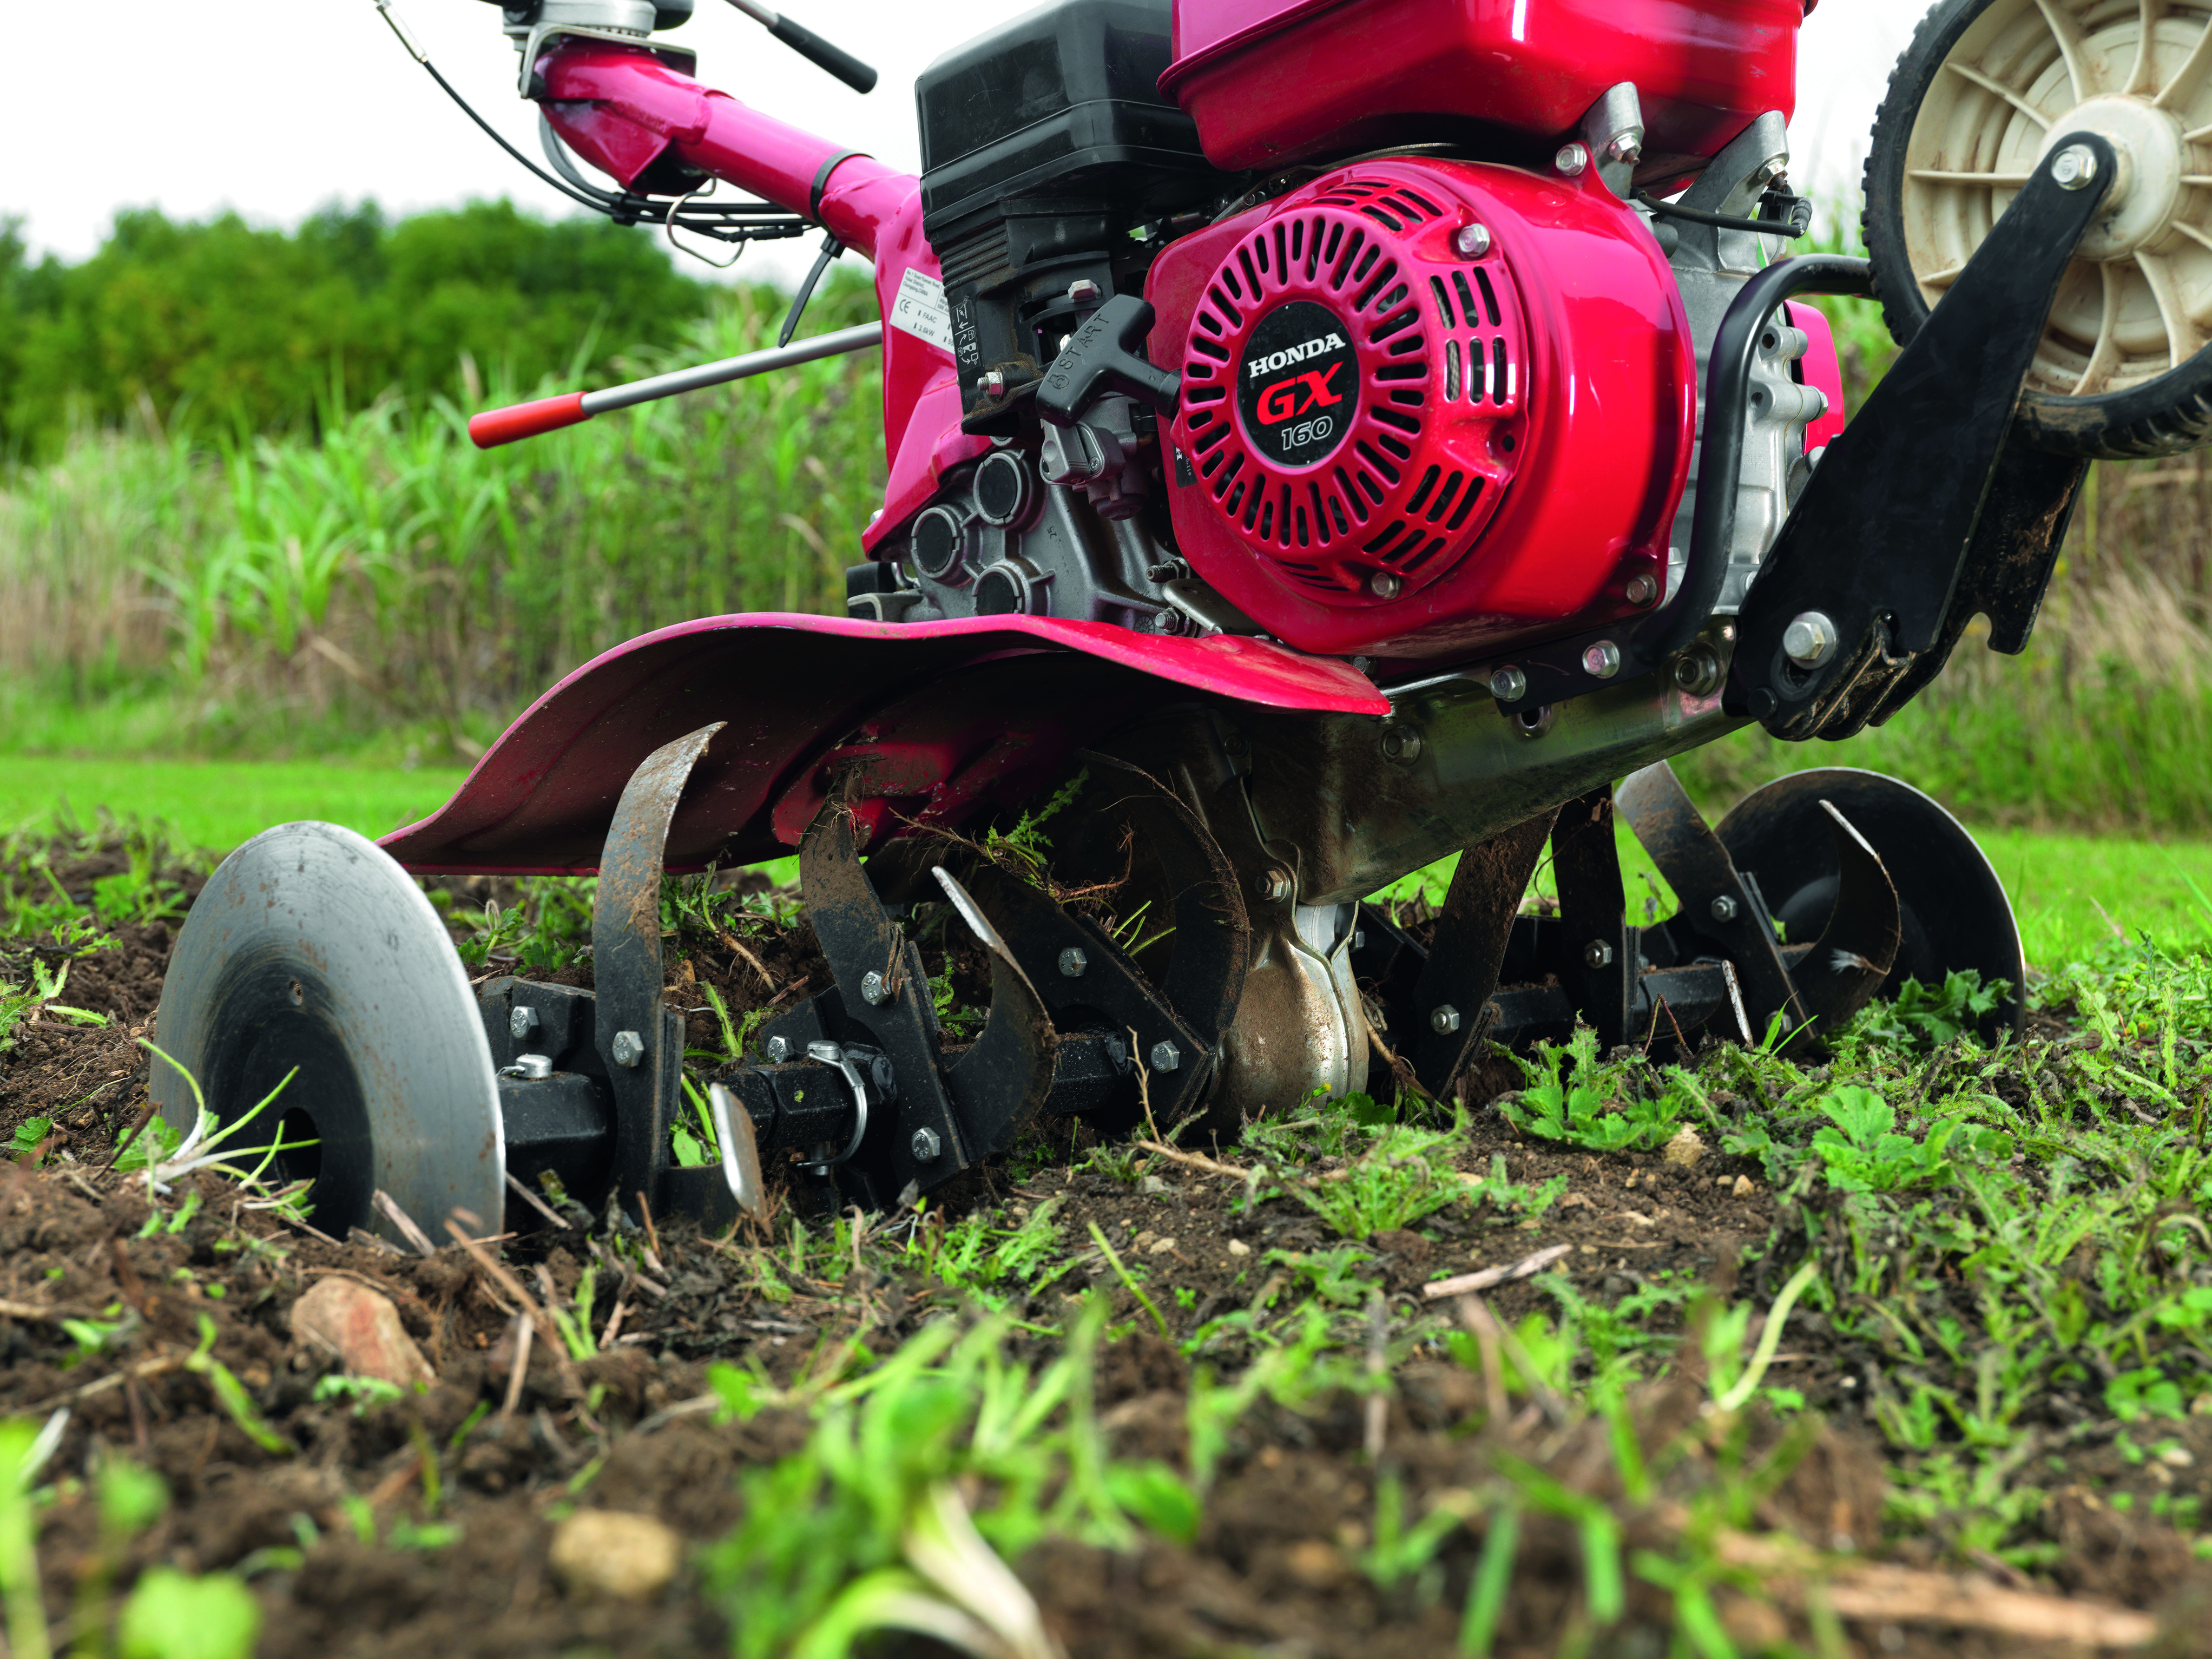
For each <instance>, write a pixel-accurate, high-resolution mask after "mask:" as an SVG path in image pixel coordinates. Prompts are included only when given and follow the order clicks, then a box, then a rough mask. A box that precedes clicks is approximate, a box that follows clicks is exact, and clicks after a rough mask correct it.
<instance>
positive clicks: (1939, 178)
mask: <svg viewBox="0 0 2212 1659" xmlns="http://www.w3.org/2000/svg"><path fill="white" fill-rule="evenodd" d="M2033 176H2034V175H2033V174H2032V173H1946V172H1945V171H1943V170H1942V168H1941V167H1914V168H1913V169H1912V170H1911V172H1910V173H1906V174H1905V177H1906V178H1908V179H1917V180H1918V181H1919V182H1920V183H1922V184H1923V185H1992V186H1994V187H1995V188H1996V189H1998V190H2018V189H2020V188H2021V187H2022V186H2023V185H2026V184H2027V181H2028V180H2029V179H2031V178H2033Z"/></svg>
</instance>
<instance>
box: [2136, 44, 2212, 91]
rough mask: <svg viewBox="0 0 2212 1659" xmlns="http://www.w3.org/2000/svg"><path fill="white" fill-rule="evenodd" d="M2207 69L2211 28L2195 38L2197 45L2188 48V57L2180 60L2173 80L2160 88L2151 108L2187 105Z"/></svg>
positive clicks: (2211, 53)
mask: <svg viewBox="0 0 2212 1659" xmlns="http://www.w3.org/2000/svg"><path fill="white" fill-rule="evenodd" d="M2208 69H2212V28H2208V29H2206V30H2205V31H2204V33H2202V34H2200V35H2198V36H2197V44H2196V45H2194V46H2191V47H2190V49H2189V56H2188V57H2186V58H2183V59H2182V60H2181V67H2180V68H2179V69H2177V70H2174V72H2173V78H2172V80H2171V81H2168V82H2166V84H2165V85H2164V86H2162V87H2160V88H2159V89H2158V96H2157V97H2155V98H2154V99H2152V100H2150V102H2151V107H2152V108H2153V109H2173V108H2175V107H2177V106H2180V105H2182V104H2185V103H2187V102H2188V101H2189V100H2190V98H2191V95H2192V94H2194V93H2195V92H2196V90H2197V87H2198V85H2199V84H2200V83H2201V82H2203V79H2204V72H2205V70H2208Z"/></svg>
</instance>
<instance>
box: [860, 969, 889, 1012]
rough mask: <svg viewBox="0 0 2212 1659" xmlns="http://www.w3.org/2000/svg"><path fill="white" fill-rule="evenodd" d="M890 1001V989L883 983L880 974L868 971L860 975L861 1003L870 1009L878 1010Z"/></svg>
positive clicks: (871, 970)
mask: <svg viewBox="0 0 2212 1659" xmlns="http://www.w3.org/2000/svg"><path fill="white" fill-rule="evenodd" d="M860 1000H861V1001H863V1002H865V1003H866V1004H867V1005H868V1006H870V1007H871V1008H880V1007H882V1006H884V1004H885V1003H886V1002H889V1001H890V1000H891V992H890V987H889V986H888V985H886V984H884V976H883V975H881V974H879V973H877V972H876V971H875V970H874V969H869V970H868V971H867V972H866V973H865V974H863V975H860Z"/></svg>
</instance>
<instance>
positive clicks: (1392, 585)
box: [1367, 570, 1406, 599]
mask: <svg viewBox="0 0 2212 1659" xmlns="http://www.w3.org/2000/svg"><path fill="white" fill-rule="evenodd" d="M1405 586H1406V582H1405V579H1404V578H1403V577H1402V576H1400V575H1399V574H1397V573H1396V572H1395V571H1392V570H1378V571H1376V573H1375V574H1373V575H1371V576H1370V577H1369V578H1368V579H1367V588H1368V591H1369V592H1371V593H1373V594H1374V595H1375V597H1376V599H1396V598H1397V597H1398V595H1399V594H1400V593H1401V592H1403V591H1404V590H1405Z"/></svg>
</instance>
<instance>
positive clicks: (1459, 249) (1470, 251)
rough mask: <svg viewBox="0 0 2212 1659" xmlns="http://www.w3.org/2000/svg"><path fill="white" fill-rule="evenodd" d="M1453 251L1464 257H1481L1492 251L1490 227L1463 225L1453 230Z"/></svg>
mask: <svg viewBox="0 0 2212 1659" xmlns="http://www.w3.org/2000/svg"><path fill="white" fill-rule="evenodd" d="M1452 252H1455V253H1456V254H1458V255H1459V256H1460V257H1461V258H1462V259H1480V258H1482V256H1483V255H1484V254H1486V253H1487V252H1490V227H1489V226H1488V225H1462V226H1461V227H1460V228H1458V229H1457V230H1455V231H1454V232H1452Z"/></svg>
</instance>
